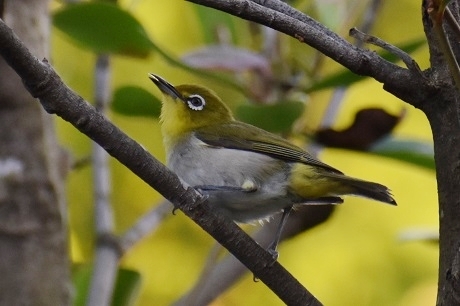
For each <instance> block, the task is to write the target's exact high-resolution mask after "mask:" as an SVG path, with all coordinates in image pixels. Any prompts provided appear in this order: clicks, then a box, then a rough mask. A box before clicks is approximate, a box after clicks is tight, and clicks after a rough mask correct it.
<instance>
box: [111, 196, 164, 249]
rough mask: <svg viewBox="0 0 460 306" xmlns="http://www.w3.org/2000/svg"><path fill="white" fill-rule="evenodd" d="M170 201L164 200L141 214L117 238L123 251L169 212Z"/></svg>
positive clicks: (154, 226)
mask: <svg viewBox="0 0 460 306" xmlns="http://www.w3.org/2000/svg"><path fill="white" fill-rule="evenodd" d="M171 207H172V206H171V203H169V202H168V201H166V200H164V201H162V202H161V203H160V204H159V205H157V206H156V207H155V208H154V209H152V210H150V211H149V212H148V213H147V214H145V215H144V216H142V217H141V218H140V219H138V220H137V221H136V223H135V224H134V225H133V226H132V227H131V228H129V229H128V230H127V231H126V232H125V233H124V234H123V235H122V236H121V237H120V239H119V245H120V248H121V251H122V252H123V253H125V252H127V251H128V250H129V249H131V248H132V247H133V246H134V245H135V244H136V243H137V242H139V241H140V240H141V239H142V238H144V237H145V236H147V235H148V234H151V233H152V232H153V231H154V230H155V229H156V228H157V227H158V226H159V225H160V223H161V221H163V220H164V218H165V217H167V216H168V215H169V214H171Z"/></svg>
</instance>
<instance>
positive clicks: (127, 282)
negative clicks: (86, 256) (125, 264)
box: [72, 263, 141, 306]
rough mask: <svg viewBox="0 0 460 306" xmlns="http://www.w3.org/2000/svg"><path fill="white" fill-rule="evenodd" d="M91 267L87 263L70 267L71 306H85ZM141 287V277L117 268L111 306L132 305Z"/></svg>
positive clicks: (137, 273) (134, 272)
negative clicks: (72, 293)
mask: <svg viewBox="0 0 460 306" xmlns="http://www.w3.org/2000/svg"><path fill="white" fill-rule="evenodd" d="M92 273H93V266H92V264H89V263H84V264H74V265H73V266H72V282H73V286H74V288H75V293H74V301H73V306H85V305H86V303H87V299H88V294H89V289H90V285H91V276H92ZM140 285H141V275H140V274H139V272H137V271H134V270H128V269H124V268H119V269H118V271H117V279H116V282H115V285H114V286H115V287H114V291H113V296H112V306H130V305H134V302H135V299H136V298H137V296H138V293H139V289H140Z"/></svg>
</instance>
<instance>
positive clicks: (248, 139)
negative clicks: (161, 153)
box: [194, 121, 342, 174]
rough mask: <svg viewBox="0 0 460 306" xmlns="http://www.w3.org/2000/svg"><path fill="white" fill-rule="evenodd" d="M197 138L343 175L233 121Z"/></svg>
mask: <svg viewBox="0 0 460 306" xmlns="http://www.w3.org/2000/svg"><path fill="white" fill-rule="evenodd" d="M194 135H195V137H197V138H198V139H199V140H201V141H203V142H204V143H206V144H207V145H210V146H214V147H224V148H228V149H236V150H244V151H252V152H257V153H260V154H265V155H268V156H271V157H274V158H277V159H281V160H284V161H286V162H298V163H303V164H307V165H311V166H315V167H320V168H323V169H325V170H327V171H330V172H334V173H338V174H342V172H340V171H339V170H337V169H335V168H333V167H331V166H329V165H326V164H325V163H322V162H320V161H319V160H317V159H316V158H314V157H313V156H311V155H310V154H309V153H307V152H306V151H304V150H302V149H301V148H299V147H297V146H296V145H294V144H292V143H290V142H289V141H287V140H285V139H283V138H281V137H279V136H277V135H275V134H272V133H269V132H267V131H265V130H262V129H259V128H257V127H255V126H252V125H249V124H245V123H242V122H238V121H233V122H229V123H226V124H220V125H214V126H209V127H204V128H201V129H198V130H196V131H195V132H194Z"/></svg>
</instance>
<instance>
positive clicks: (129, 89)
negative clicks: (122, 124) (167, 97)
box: [110, 86, 161, 118]
mask: <svg viewBox="0 0 460 306" xmlns="http://www.w3.org/2000/svg"><path fill="white" fill-rule="evenodd" d="M110 106H111V109H112V110H113V111H114V112H116V113H119V114H122V115H125V116H143V117H154V118H158V117H159V116H160V113H161V101H160V100H159V99H158V98H157V97H155V96H154V95H152V94H151V93H150V92H148V91H147V90H145V89H143V88H141V87H137V86H124V87H120V88H117V90H116V91H115V93H114V95H113V100H112V103H111V104H110Z"/></svg>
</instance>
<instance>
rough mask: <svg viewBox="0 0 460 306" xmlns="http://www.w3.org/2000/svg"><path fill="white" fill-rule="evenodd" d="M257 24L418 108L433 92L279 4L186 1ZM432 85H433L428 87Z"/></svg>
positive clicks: (410, 74) (266, 1) (276, 1)
mask: <svg viewBox="0 0 460 306" xmlns="http://www.w3.org/2000/svg"><path fill="white" fill-rule="evenodd" d="M187 1H189V2H193V3H197V4H201V5H204V6H208V7H211V8H214V9H217V10H221V11H224V12H227V13H229V14H232V15H235V16H238V17H240V18H243V19H246V20H250V21H254V22H257V23H260V24H263V25H265V26H268V27H271V28H273V29H275V30H278V31H280V32H283V33H285V34H287V35H289V36H292V37H294V38H296V39H298V40H299V41H300V42H302V43H306V44H308V45H310V46H311V47H313V48H315V49H317V50H319V51H320V52H322V53H323V54H325V55H326V56H328V57H330V58H332V59H333V60H334V61H336V62H338V63H339V64H341V65H343V66H344V67H346V68H348V69H350V70H351V71H352V72H354V73H356V74H359V75H365V76H370V77H373V78H374V79H376V80H377V81H379V82H381V83H383V84H384V89H385V90H387V91H388V92H390V93H392V94H394V95H395V96H397V97H398V98H400V99H402V100H404V101H406V102H407V103H410V104H412V105H415V106H417V105H418V104H419V103H423V102H424V101H425V100H426V97H427V96H428V95H429V94H430V92H431V90H432V88H431V87H430V86H423V85H427V84H426V80H424V78H423V77H421V75H420V74H418V73H416V72H413V71H410V70H408V69H404V68H402V67H399V66H397V65H395V64H393V63H391V62H388V61H386V60H385V59H383V58H382V57H380V56H379V55H378V54H376V53H375V52H371V51H368V50H363V49H360V48H358V47H356V46H353V45H352V44H350V43H349V42H348V41H346V40H345V39H343V38H341V37H340V36H338V35H337V34H335V33H333V32H332V31H330V30H329V29H327V28H326V27H325V26H323V25H322V24H320V23H318V22H317V21H315V20H314V19H312V18H310V17H309V16H307V15H305V14H303V13H302V12H300V11H297V10H295V9H293V8H292V7H290V6H289V5H287V4H285V3H283V2H281V1H279V0H253V1H251V0H187ZM428 85H430V84H428Z"/></svg>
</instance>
